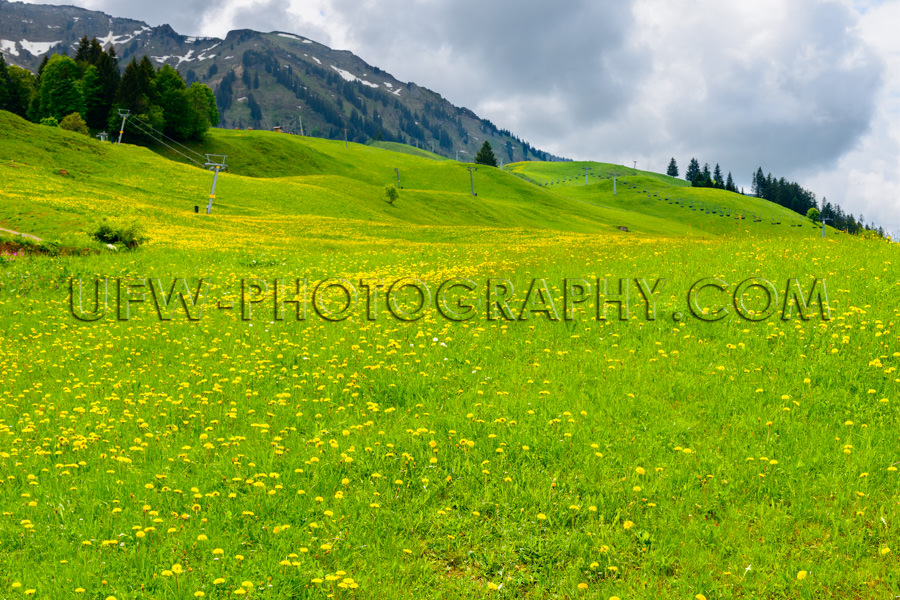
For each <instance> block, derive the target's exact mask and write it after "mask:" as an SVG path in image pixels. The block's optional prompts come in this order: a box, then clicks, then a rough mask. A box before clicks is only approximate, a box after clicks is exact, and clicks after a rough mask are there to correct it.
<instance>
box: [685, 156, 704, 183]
mask: <svg viewBox="0 0 900 600" xmlns="http://www.w3.org/2000/svg"><path fill="white" fill-rule="evenodd" d="M700 177H701V173H700V163H699V162H697V159H696V158H691V162H690V164H688V168H687V171H686V172H685V174H684V178H685V180H686V181H690V182H691V184H693V183H694V182H695V181H698V180H699V179H700Z"/></svg>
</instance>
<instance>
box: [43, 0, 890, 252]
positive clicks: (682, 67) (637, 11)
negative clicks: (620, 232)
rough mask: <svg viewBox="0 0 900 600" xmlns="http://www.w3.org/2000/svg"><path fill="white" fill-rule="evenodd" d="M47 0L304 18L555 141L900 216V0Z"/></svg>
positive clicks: (302, 24) (185, 18)
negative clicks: (765, 175) (778, 185)
mask: <svg viewBox="0 0 900 600" xmlns="http://www.w3.org/2000/svg"><path fill="white" fill-rule="evenodd" d="M44 1H45V2H46V1H47V0H44ZM54 2H55V3H58V4H75V5H78V6H82V7H84V8H89V9H95V10H102V11H104V12H107V13H110V14H113V15H115V16H121V17H131V18H136V19H141V20H144V21H146V22H148V23H149V24H151V25H160V24H163V23H169V24H170V25H172V26H173V27H174V28H175V29H176V30H177V31H179V32H180V33H184V34H189V35H208V36H217V37H223V36H224V35H225V33H226V32H227V31H228V30H230V29H236V28H251V29H257V30H261V31H273V30H278V31H288V32H291V33H297V34H300V35H304V36H306V37H309V38H312V39H314V40H316V41H319V42H321V43H323V44H326V45H328V46H331V47H333V48H337V49H346V50H350V51H352V52H354V53H355V54H357V55H359V56H360V57H362V58H363V59H364V60H366V61H367V62H369V63H370V64H374V65H377V66H379V67H381V68H383V69H385V70H387V71H388V72H390V73H391V74H393V75H394V76H395V77H397V78H398V79H401V80H404V81H415V82H416V83H418V84H420V85H424V86H426V87H429V88H431V89H433V90H435V91H437V92H439V93H441V94H442V95H443V96H444V97H446V98H447V99H449V100H450V101H452V102H453V103H455V104H458V105H462V106H467V107H469V108H471V109H473V110H475V111H476V112H477V113H478V114H479V115H481V116H483V117H486V118H488V119H490V120H491V121H493V122H494V123H495V124H496V125H498V126H499V127H501V128H506V129H510V130H511V131H513V132H514V133H516V134H517V135H519V136H520V137H522V138H523V139H526V140H528V141H529V142H530V143H531V144H532V145H534V146H536V147H539V148H542V149H545V150H549V151H551V152H553V153H555V154H559V155H562V156H567V157H570V158H574V159H586V160H587V159H590V160H600V161H606V162H615V163H620V164H627V165H631V164H633V163H632V161H637V163H638V168H645V169H650V170H656V171H664V170H665V168H666V165H667V163H668V160H669V158H670V157H673V156H674V157H675V158H676V160H677V161H678V164H679V166H680V167H681V169H682V171H683V170H684V168H685V167H686V166H687V163H688V161H689V160H690V158H691V157H697V158H698V159H699V160H700V162H701V164H702V163H704V162H709V163H710V164H711V165H714V164H715V163H720V164H721V166H722V169H723V171H724V172H728V171H731V172H732V173H733V174H734V178H735V181H736V182H737V183H738V185H743V186H745V187H746V188H747V189H748V191H749V186H750V176H751V174H752V172H753V171H755V169H756V168H757V167H759V166H761V167H762V168H763V170H764V171H765V172H771V173H773V174H774V175H776V176H784V177H786V178H788V179H793V180H796V181H798V182H799V183H800V184H801V185H803V186H804V187H807V188H808V189H811V190H812V191H814V192H815V193H816V194H817V196H818V198H819V199H821V198H822V197H823V196H826V197H827V198H828V200H829V201H832V202H837V203H838V204H840V205H841V206H842V207H843V208H844V210H845V211H849V212H852V213H853V214H854V215H857V216H859V215H860V214H862V215H864V217H865V220H866V222H867V223H871V222H873V221H874V222H876V223H877V224H879V225H882V226H883V227H884V228H885V229H886V230H887V231H889V232H891V233H893V234H900V35H897V31H896V30H897V26H898V25H900V0H884V1H878V0H739V1H738V0H735V1H729V2H722V1H721V0H569V1H568V2H565V3H562V4H559V5H558V4H555V3H551V2H537V1H536V0H524V1H523V0H516V1H512V0H489V1H487V2H485V1H484V0H377V1H375V0H154V1H153V2H146V1H145V0H59V1H55V0H54ZM895 237H896V236H895Z"/></svg>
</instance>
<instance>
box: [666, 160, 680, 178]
mask: <svg viewBox="0 0 900 600" xmlns="http://www.w3.org/2000/svg"><path fill="white" fill-rule="evenodd" d="M666 175H668V176H669V177H678V163H676V162H675V157H674V156H673V157H672V160H670V161H669V168H668V169H666Z"/></svg>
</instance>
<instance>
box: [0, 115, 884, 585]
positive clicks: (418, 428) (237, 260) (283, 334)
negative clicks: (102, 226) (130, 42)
mask: <svg viewBox="0 0 900 600" xmlns="http://www.w3.org/2000/svg"><path fill="white" fill-rule="evenodd" d="M0 132H2V133H0V227H3V228H6V229H10V230H14V231H19V232H23V233H28V234H32V235H34V236H37V237H39V238H42V239H43V240H47V241H53V240H57V241H59V243H60V245H61V246H62V247H63V249H64V250H63V251H62V252H55V251H52V252H51V251H47V252H43V253H40V252H29V253H20V252H17V251H16V249H17V248H18V247H19V246H20V245H21V242H20V241H17V238H16V236H12V235H7V236H5V237H3V238H0V248H2V249H3V250H4V253H5V254H4V256H2V257H0V597H2V598H52V599H55V598H86V599H87V598H89V599H100V600H106V599H108V598H110V597H111V598H115V599H116V600H126V599H127V600H132V599H134V600H138V599H150V598H152V599H167V600H169V599H189V598H204V597H205V598H243V597H246V598H257V597H258V598H271V599H293V598H409V599H413V598H415V599H419V598H510V599H512V598H526V599H537V598H573V599H579V598H601V599H604V600H606V599H609V598H619V599H620V600H625V599H638V598H640V599H643V598H680V599H686V600H692V599H693V600H697V599H700V600H702V599H703V598H706V599H708V600H712V599H719V598H723V599H725V598H747V599H750V598H753V599H756V598H825V599H844V598H893V597H896V596H900V562H898V554H900V535H898V523H900V479H898V477H900V474H898V472H897V469H898V467H900V411H898V406H900V394H898V389H900V386H898V383H900V373H898V371H897V366H898V364H900V281H898V276H897V272H898V271H897V261H898V255H897V246H896V245H895V244H892V243H890V242H886V241H883V240H871V239H862V238H858V237H853V236H848V235H846V234H843V233H842V232H837V231H835V230H834V229H831V228H826V236H825V239H823V238H822V234H821V229H819V228H818V227H817V226H815V225H814V224H813V223H811V222H810V221H808V220H806V219H803V218H802V217H800V216H799V215H796V214H794V213H791V212H790V211H787V210H786V209H783V208H781V207H779V206H776V205H774V204H770V203H767V202H765V201H762V200H759V199H757V198H752V197H748V196H741V195H738V194H732V193H727V192H724V191H719V190H710V189H694V188H690V187H687V186H686V185H685V183H684V182H682V181H678V180H674V179H671V178H668V177H666V176H663V175H659V174H656V173H650V172H645V171H636V170H634V169H630V168H627V167H622V166H616V165H610V164H605V163H516V164H512V165H505V166H504V168H503V169H502V170H501V169H495V168H490V167H484V166H478V168H477V171H475V172H474V173H473V182H474V187H475V191H476V193H477V196H473V195H472V193H471V188H470V179H469V171H468V170H467V167H470V166H475V165H470V164H462V163H458V162H456V161H453V160H445V159H440V157H436V156H430V155H429V154H428V153H426V152H425V151H422V150H419V149H417V148H409V147H399V146H397V145H389V144H378V145H372V146H365V145H358V144H348V145H347V146H345V144H344V142H343V141H328V140H321V139H314V138H301V137H296V136H289V135H285V134H276V133H270V132H261V131H256V132H252V131H225V130H212V131H211V132H210V133H209V135H208V138H207V140H206V141H205V142H204V144H202V145H197V146H196V147H194V148H192V149H193V150H195V151H198V152H201V153H206V152H208V153H216V154H226V155H228V165H229V170H228V171H227V172H225V173H223V174H221V175H220V176H219V180H218V186H217V190H216V197H215V200H214V204H213V208H212V212H211V214H210V215H206V214H205V207H206V203H207V200H208V196H209V189H210V185H211V182H212V173H211V172H210V171H208V170H204V169H201V168H197V167H196V166H193V165H191V164H187V163H186V162H183V159H182V158H181V157H179V156H178V155H174V154H167V153H166V152H163V151H159V152H154V151H151V150H148V149H145V148H141V147H138V146H132V145H129V144H127V143H123V144H122V145H121V146H115V145H113V144H109V143H101V142H99V141H96V140H92V139H88V138H86V137H84V136H80V135H78V134H74V133H69V132H65V131H60V130H58V129H53V128H48V127H41V126H37V125H32V124H29V123H26V122H25V121H22V120H20V119H18V118H16V117H13V116H12V115H10V114H8V113H2V112H0ZM126 142H127V133H126ZM585 168H587V169H588V181H587V184H585ZM395 169H398V170H399V176H400V186H401V187H402V189H401V190H400V195H399V199H398V200H397V201H396V202H395V203H394V204H389V203H388V202H386V201H385V194H384V187H385V185H387V184H391V183H395V184H396V177H397V174H396V172H395ZM614 175H615V177H616V183H615V185H616V193H615V195H614V194H613V180H612V177H613V176H614ZM195 206H198V207H199V213H195V212H194V207H195ZM104 218H107V219H112V220H113V221H116V222H136V223H139V224H140V225H141V226H143V228H144V230H145V231H146V234H147V236H148V237H149V240H148V241H147V242H146V243H145V244H144V245H142V246H141V247H140V248H139V249H137V250H134V251H127V250H125V249H119V250H118V251H109V250H106V249H105V248H104V247H102V245H99V244H97V243H95V242H92V241H91V240H90V238H89V237H88V234H89V233H90V232H92V231H94V230H95V229H96V227H97V225H98V223H99V222H101V220H102V219H104ZM622 228H627V231H624V230H623V229H622ZM66 248H86V249H87V252H86V253H84V254H79V253H76V252H73V251H71V250H66ZM182 280H183V282H182ZM304 281H305V284H304ZM96 282H100V284H99V287H98V285H95V283H96ZM103 282H105V285H106V288H105V289H106V290H107V291H108V294H103V293H102V291H103V290H104V287H103ZM397 282H399V283H397ZM445 282H454V283H456V284H458V285H456V286H455V287H450V286H446V285H443V286H442V284H444V283H445ZM698 282H701V284H698ZM704 282H705V283H704ZM766 282H771V287H769V286H768V284H767V283H766ZM742 283H743V285H741V284H742ZM415 286H418V287H415ZM426 286H427V290H426ZM98 290H99V293H98ZM276 290H277V291H276ZM345 290H346V291H345ZM201 296H202V298H201ZM626 297H627V298H626ZM98 301H99V302H98ZM104 308H105V309H104Z"/></svg>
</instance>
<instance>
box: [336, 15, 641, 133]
mask: <svg viewBox="0 0 900 600" xmlns="http://www.w3.org/2000/svg"><path fill="white" fill-rule="evenodd" d="M332 6H333V9H334V10H335V11H336V12H339V13H340V14H341V16H342V20H344V21H345V22H346V23H347V24H348V26H349V31H350V32H351V33H352V37H353V40H354V41H356V42H358V43H359V44H360V45H361V46H363V47H367V48H372V49H373V50H375V49H378V50H377V51H378V53H379V54H384V55H385V57H386V58H388V57H389V58H390V59H392V60H393V61H396V62H401V61H402V62H406V63H409V62H412V63H413V67H412V69H414V70H415V71H416V72H418V73H423V74H424V73H427V72H428V70H429V68H430V67H429V64H430V63H431V64H433V63H435V62H439V61H449V62H451V63H452V65H453V69H454V72H455V75H456V76H455V77H454V78H453V79H452V80H449V79H448V80H446V81H445V82H444V85H443V86H442V88H443V89H442V88H441V87H439V88H438V91H441V92H445V93H448V94H450V95H451V96H452V98H451V99H454V98H465V99H466V101H468V102H469V103H471V104H477V100H479V99H482V98H491V99H497V100H498V101H502V99H503V98H504V97H510V96H512V97H515V96H517V95H521V94H537V95H539V96H542V95H550V94H552V95H555V96H557V97H559V98H563V99H564V100H563V102H564V104H565V106H566V107H567V109H568V110H569V111H570V113H571V116H572V118H573V119H583V118H588V117H592V116H593V115H596V114H598V112H602V113H604V114H606V115H609V116H613V115H615V114H616V112H617V111H618V110H619V108H620V107H621V106H623V105H624V103H626V102H627V101H628V99H629V98H630V96H631V94H632V93H633V89H634V81H635V80H636V77H635V76H639V75H640V74H641V73H642V72H644V71H645V70H646V69H647V68H648V67H649V64H650V56H649V54H648V53H647V52H646V51H641V50H639V49H636V48H633V47H632V46H631V45H630V44H629V41H628V40H629V32H630V31H633V30H634V29H635V23H634V19H633V16H632V12H631V7H630V5H629V4H628V3H627V2H621V1H619V0H613V1H598V0H576V1H572V2H567V3H565V4H563V5H558V4H554V3H549V2H521V1H512V0H493V1H491V2H482V1H479V0H457V1H455V2H413V3H410V2H407V1H405V0H389V1H386V2H384V1H382V2H378V3H377V5H376V4H375V3H362V4H361V3H359V2H357V1H356V0H335V2H333V4H332ZM405 68H407V69H410V67H409V66H407V67H405ZM435 83H438V82H435Z"/></svg>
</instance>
